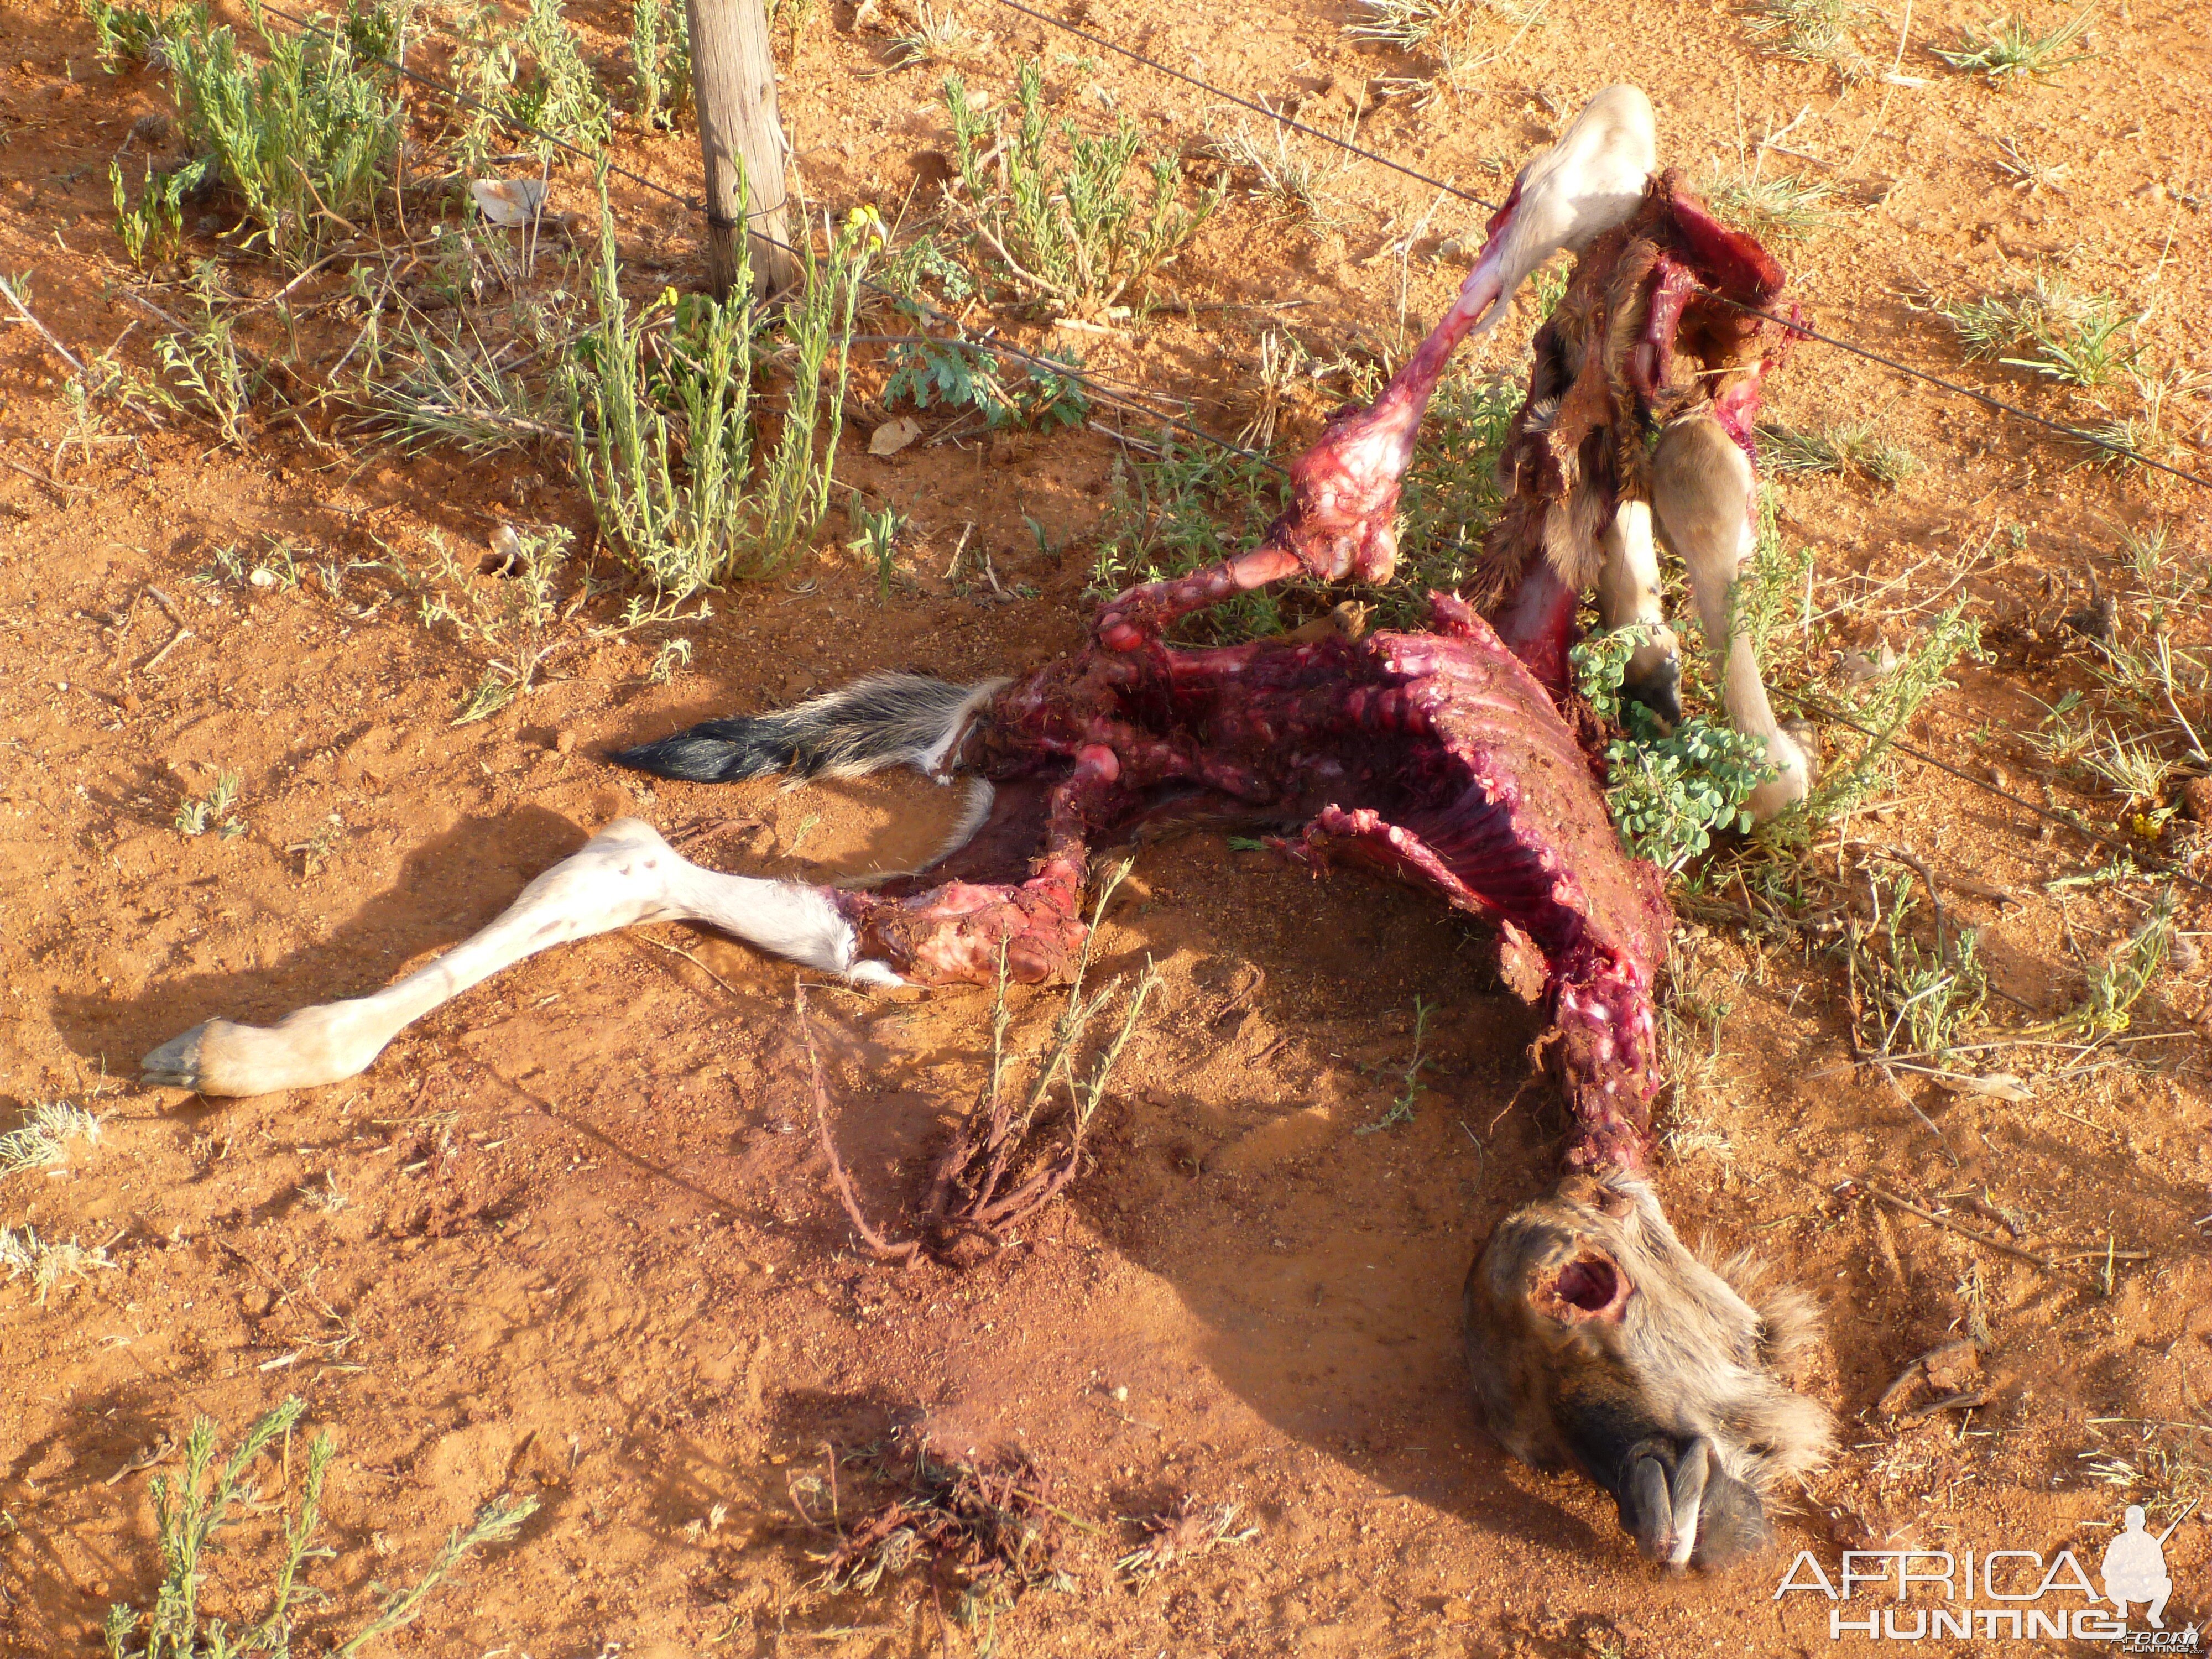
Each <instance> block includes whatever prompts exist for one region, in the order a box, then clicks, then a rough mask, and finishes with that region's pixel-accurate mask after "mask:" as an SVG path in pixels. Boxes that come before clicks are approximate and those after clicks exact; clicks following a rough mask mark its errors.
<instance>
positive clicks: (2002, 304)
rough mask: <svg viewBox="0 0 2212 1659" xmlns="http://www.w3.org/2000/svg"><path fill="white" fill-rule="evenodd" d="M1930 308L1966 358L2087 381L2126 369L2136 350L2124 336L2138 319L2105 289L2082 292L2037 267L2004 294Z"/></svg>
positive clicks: (2101, 380)
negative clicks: (1988, 360) (1958, 343)
mask: <svg viewBox="0 0 2212 1659" xmlns="http://www.w3.org/2000/svg"><path fill="white" fill-rule="evenodd" d="M1936 309H1937V310H1938V312H1939V313H1941V314H1942V317H1943V319H1944V320H1945V321H1947V322H1948V323H1949V324H1950V325H1951V329H1952V331H1953V332H1954V333H1955V334H1956V335H1957V336H1958V337H1959V341H1960V344H1962V345H1963V346H1965V347H1966V355H1967V356H1969V357H1975V358H1984V359H1986V358H1995V359H1996V361H1997V362H2000V363H2002V364H2004V365H2005V366H2006V367H2007V368H2026V369H2032V370H2033V371H2034V372H2035V373H2036V374H2040V375H2042V376H2043V377H2044V378H2045V379H2046V380H2059V381H2063V382H2064V383H2065V384H2067V385H2069V386H2087V387H2095V386H2103V385H2105V384H2106V383H2107V382H2108V381H2111V380H2115V379H2117V378H2118V376H2119V375H2120V374H2122V372H2124V371H2125V370H2128V369H2129V368H2130V367H2131V366H2132V365H2133V364H2134V362H2136V348H2135V346H2134V344H2133V343H2132V342H2131V341H2130V338H2129V336H2130V335H2131V334H2132V332H2133V331H2134V330H2135V327H2136V325H2137V324H2138V323H2140V322H2142V316H2141V315H2130V313H2127V312H2125V311H2124V310H2123V309H2122V308H2121V307H2120V303H2119V301H2118V300H2116V299H2114V298H2113V297H2112V295H2109V294H2085V293H2083V292H2081V290H2080V289H2076V288H2075V287H2074V286H2073V285H2072V284H2071V283H2068V282H2067V281H2066V280H2065V279H2064V278H2063V277H2056V276H2049V275H2046V274H2045V272H2043V271H2040V270H2039V271H2037V272H2036V273H2035V274H2034V275H2033V276H2031V277H2029V278H2027V280H2026V281H2024V282H2021V283H2016V284H2015V286H2014V288H2013V289H2011V290H2010V291H2009V292H2008V293H2003V294H1992V295H1983V296H1982V297H1980V298H1978V299H1973V300H1959V301H1946V302H1944V303H1943V304H1942V305H1940V306H1938V307H1936ZM2007 352H2015V353H2018V354H2019V355H2018V356H2006V355H2005V354H2006V353H2007Z"/></svg>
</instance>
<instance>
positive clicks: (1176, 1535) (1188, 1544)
mask: <svg viewBox="0 0 2212 1659" xmlns="http://www.w3.org/2000/svg"><path fill="white" fill-rule="evenodd" d="M1243 1514H1244V1506H1243V1504H1200V1503H1197V1502H1194V1500H1193V1499H1191V1498H1188V1497H1186V1498H1182V1499H1181V1500H1179V1501H1178V1502H1177V1503H1176V1506H1175V1507H1174V1508H1173V1509H1171V1510H1162V1511H1161V1512H1160V1513H1158V1514H1157V1515H1153V1516H1148V1517H1147V1518H1146V1520H1145V1521H1144V1522H1142V1523H1141V1524H1142V1525H1143V1527H1144V1529H1145V1541H1144V1542H1143V1543H1141V1544H1139V1546H1138V1547H1136V1548H1135V1549H1133V1550H1131V1551H1130V1552H1129V1553H1127V1555H1124V1556H1122V1557H1121V1559H1119V1560H1117V1561H1116V1562H1115V1563H1114V1571H1116V1572H1118V1573H1120V1574H1121V1575H1122V1577H1125V1578H1127V1579H1128V1580H1129V1582H1130V1583H1133V1584H1136V1585H1139V1587H1141V1586H1144V1585H1146V1584H1149V1583H1152V1580H1153V1579H1155V1578H1157V1577H1159V1576H1160V1574H1162V1573H1164V1572H1165V1571H1168V1570H1169V1569H1170V1568H1172V1567H1176V1566H1180V1565H1182V1564H1183V1563H1184V1562H1186V1561H1195V1560H1198V1559H1200V1558H1201V1557H1204V1556H1208V1555H1211V1554H1212V1553H1213V1552H1214V1551H1216V1550H1218V1549H1228V1548H1231V1547H1234V1546H1236V1545H1238V1544H1249V1543H1250V1542H1251V1541H1253V1540H1254V1539H1255V1538H1257V1537H1258V1536H1259V1535H1260V1529H1259V1528H1257V1527H1255V1526H1249V1525H1240V1524H1238V1523H1239V1522H1241V1521H1242V1520H1243Z"/></svg>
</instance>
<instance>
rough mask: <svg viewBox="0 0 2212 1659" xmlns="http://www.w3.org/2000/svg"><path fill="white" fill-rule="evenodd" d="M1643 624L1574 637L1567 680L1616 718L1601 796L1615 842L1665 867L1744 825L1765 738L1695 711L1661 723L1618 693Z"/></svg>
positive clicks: (1761, 773)
mask: <svg viewBox="0 0 2212 1659" xmlns="http://www.w3.org/2000/svg"><path fill="white" fill-rule="evenodd" d="M1649 637H1650V630H1649V629H1644V628H1616V629H1611V630H1609V631H1607V632H1605V633H1601V634H1594V635H1590V636H1589V638H1587V639H1585V640H1584V641H1583V642H1582V643H1581V644H1580V645H1577V647H1575V648H1574V649H1573V651H1572V652H1571V653H1569V654H1570V660H1571V664H1572V666H1573V668H1574V671H1575V683H1576V684H1577V687H1578V689H1579V690H1581V692H1582V694H1583V696H1585V697H1587V698H1588V699H1589V702H1590V706H1591V707H1592V708H1595V709H1596V710H1597V712H1598V714H1599V715H1600V716H1601V717H1602V718H1603V719H1605V720H1608V721H1611V722H1613V723H1615V724H1617V725H1619V726H1621V727H1622V729H1623V733H1624V735H1622V736H1621V737H1619V738H1614V739H1613V742H1612V743H1611V744H1608V745H1607V749H1606V805H1607V807H1608V808H1609V809H1610V810H1611V812H1612V815H1613V827H1614V828H1615V829H1617V830H1618V831H1619V832H1620V840H1621V844H1622V845H1623V846H1625V847H1626V848H1627V849H1628V851H1629V853H1630V854H1631V855H1632V856H1633V857H1636V858H1641V859H1649V860H1651V862H1652V863H1654V864H1656V865H1657V866H1659V867H1660V868H1661V869H1662V870H1664V871H1666V872H1668V874H1669V875H1672V874H1674V872H1677V871H1679V870H1680V869H1681V868H1682V867H1683V866H1685V865H1686V864H1688V863H1689V862H1690V860H1692V859H1694V858H1697V857H1699V856H1700V855H1701V854H1704V853H1705V851H1706V850H1707V849H1708V848H1711V845H1712V839H1713V836H1714V834H1715V832H1716V831H1719V830H1723V829H1729V828H1731V827H1733V828H1734V829H1736V830H1738V831H1739V832H1741V831H1746V830H1748V829H1750V828H1751V817H1750V815H1749V814H1748V813H1747V812H1746V811H1744V810H1743V808H1744V803H1745V802H1746V801H1747V800H1749V799H1751V794H1752V792H1753V790H1754V789H1756V788H1758V787H1759V785H1760V784H1761V783H1763V782H1765V781H1766V780H1767V778H1769V777H1770V776H1771V775H1772V773H1773V769H1772V768H1771V767H1770V766H1769V765H1768V764H1767V761H1766V745H1765V743H1764V742H1762V741H1761V740H1760V739H1759V738H1752V737H1746V736H1745V735H1744V734H1743V733H1741V732H1737V731H1735V729H1734V728H1732V727H1730V726H1725V725H1723V724H1720V723H1718V722H1717V721H1714V720H1709V719H1707V718H1706V717H1705V716H1704V715H1702V714H1700V715H1695V716H1692V718H1690V719H1688V720H1684V721H1682V722H1681V723H1680V725H1678V726H1675V727H1674V729H1673V730H1672V731H1669V730H1668V729H1667V728H1666V727H1665V726H1662V723H1661V722H1660V721H1659V720H1658V719H1657V717H1656V716H1655V715H1654V714H1651V712H1650V710H1649V709H1647V708H1644V705H1643V704H1641V703H1639V702H1632V701H1630V700H1629V699H1627V698H1625V697H1623V696H1621V695H1620V685H1621V681H1622V680H1623V679H1624V678H1626V676H1627V672H1628V659H1630V658H1631V657H1632V656H1634V655H1635V654H1636V651H1637V648H1638V647H1639V646H1641V645H1643V644H1644V642H1645V641H1646V640H1647V639H1648V638H1649Z"/></svg>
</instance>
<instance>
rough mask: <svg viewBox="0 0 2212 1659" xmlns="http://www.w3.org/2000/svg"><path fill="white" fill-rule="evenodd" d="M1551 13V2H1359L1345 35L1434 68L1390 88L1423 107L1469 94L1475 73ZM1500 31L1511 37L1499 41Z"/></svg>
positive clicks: (1500, 56) (1543, 0) (1542, 0)
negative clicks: (1439, 97)
mask: <svg viewBox="0 0 2212 1659" xmlns="http://www.w3.org/2000/svg"><path fill="white" fill-rule="evenodd" d="M1550 9H1551V0H1361V5H1360V15H1359V16H1358V18H1357V19H1356V20H1355V21H1352V22H1350V23H1347V24H1346V25H1345V28H1344V32H1345V33H1346V34H1348V35H1350V36H1351V37H1352V39H1353V40H1372V41H1375V42H1377V43H1378V44H1380V45H1383V46H1391V47H1395V49H1396V50H1398V51H1400V52H1404V53H1406V54H1407V56H1408V57H1413V58H1425V59H1426V60H1427V61H1428V62H1429V63H1430V64H1433V65H1435V68H1434V69H1433V70H1432V71H1431V73H1430V74H1428V75H1425V76H1413V77H1408V78H1407V79H1406V80H1403V81H1401V82H1396V83H1395V85H1397V86H1399V87H1401V88H1403V89H1405V90H1407V91H1411V92H1413V93H1415V94H1418V96H1419V100H1420V101H1421V102H1422V103H1424V104H1425V103H1426V102H1428V101H1429V100H1431V99H1432V98H1434V97H1435V96H1436V94H1437V92H1438V90H1439V89H1443V90H1449V91H1451V92H1467V91H1472V90H1474V88H1475V86H1476V80H1475V77H1476V75H1477V73H1478V71H1480V70H1484V69H1486V68H1488V67H1489V66H1490V65H1491V64H1494V63H1496V62H1497V61H1498V59H1499V58H1502V57H1504V55H1505V54H1506V53H1507V52H1510V51H1511V50H1512V48H1513V47H1514V46H1516V45H1517V44H1518V43H1519V41H1520V40H1521V37H1522V35H1524V34H1526V33H1528V31H1529V30H1530V29H1532V28H1534V27H1536V26H1537V25H1538V24H1540V23H1541V22H1542V21H1544V18H1545V15H1546V14H1547V12H1548V11H1549V10H1550ZM1500 28H1506V29H1510V30H1511V31H1512V32H1511V33H1510V35H1508V36H1507V37H1506V38H1505V39H1504V40H1498V38H1497V37H1498V31H1499V29H1500Z"/></svg>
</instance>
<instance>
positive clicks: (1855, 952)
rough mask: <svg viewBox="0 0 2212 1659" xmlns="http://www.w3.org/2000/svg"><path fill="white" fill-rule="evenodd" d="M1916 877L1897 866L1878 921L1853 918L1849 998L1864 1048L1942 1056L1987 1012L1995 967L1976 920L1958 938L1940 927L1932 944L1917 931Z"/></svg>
mask: <svg viewBox="0 0 2212 1659" xmlns="http://www.w3.org/2000/svg"><path fill="white" fill-rule="evenodd" d="M1869 879H1873V878H1869ZM1912 883H1913V875H1912V873H1911V872H1909V871H1899V872H1897V873H1896V875H1895V876H1894V877H1893V878H1892V879H1891V880H1890V881H1888V882H1887V884H1886V886H1887V895H1886V900H1885V902H1881V906H1880V919H1879V921H1878V922H1877V923H1876V925H1875V926H1873V927H1867V926H1864V925H1863V924H1862V923H1860V922H1859V921H1857V919H1856V918H1855V919H1853V920H1852V921H1850V924H1849V926H1848V930H1847V933H1846V936H1845V938H1844V941H1843V951H1844V969H1845V973H1846V975H1847V976H1848V984H1849V987H1850V1006H1851V1010H1852V1017H1853V1019H1854V1020H1855V1022H1856V1024H1857V1037H1858V1048H1859V1050H1860V1052H1861V1053H1863V1054H1868V1055H1871V1056H1876V1057H1887V1056H1892V1055H1895V1056H1905V1055H1919V1056H1923V1057H1925V1058H1928V1059H1931V1060H1942V1059H1943V1058H1944V1056H1946V1055H1947V1054H1950V1053H1951V1052H1952V1051H1953V1050H1954V1048H1957V1047H1958V1046H1959V1045H1960V1043H1961V1042H1965V1041H1966V1036H1967V1035H1968V1032H1969V1030H1970V1029H1971V1028H1972V1025H1973V1024H1974V1023H1975V1022H1976V1021H1978V1020H1979V1019H1980V1018H1981V1015H1982V1010H1983V1007H1984V1005H1985V1004H1986V1003H1987V1001H1988V1000H1989V990H1990V984H1989V975H1988V974H1987V972H1986V971H1985V970H1984V968H1983V967H1982V963H1981V957H1980V955H1979V953H1978V938H1977V935H1976V933H1975V932H1974V930H1973V929H1972V928H1971V927H1967V928H1963V929H1961V930H1960V933H1959V934H1958V936H1957V937H1956V938H1955V939H1946V938H1945V936H1944V934H1943V933H1942V931H1941V930H1940V929H1939V930H1938V932H1937V933H1936V939H1935V941H1934V943H1933V945H1923V944H1921V943H1920V942H1918V941H1917V939H1914V938H1913V936H1912V934H1911V932H1910V930H1909V926H1908V924H1909V923H1910V921H1911V917H1912V915H1913V914H1914V910H1915V900H1914V898H1913V896H1912Z"/></svg>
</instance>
